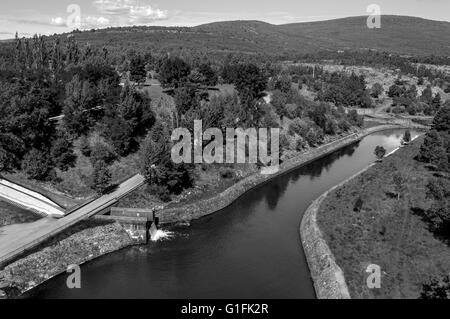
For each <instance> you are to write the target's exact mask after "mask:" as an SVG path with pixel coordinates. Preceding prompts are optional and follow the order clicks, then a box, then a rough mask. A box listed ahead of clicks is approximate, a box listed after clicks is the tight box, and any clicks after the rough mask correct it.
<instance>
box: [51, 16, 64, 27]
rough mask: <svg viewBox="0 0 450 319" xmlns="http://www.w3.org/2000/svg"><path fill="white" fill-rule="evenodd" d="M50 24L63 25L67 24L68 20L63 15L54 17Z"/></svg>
mask: <svg viewBox="0 0 450 319" xmlns="http://www.w3.org/2000/svg"><path fill="white" fill-rule="evenodd" d="M50 24H52V25H56V26H59V27H62V26H66V20H65V19H64V18H61V17H57V18H52V21H51V22H50Z"/></svg>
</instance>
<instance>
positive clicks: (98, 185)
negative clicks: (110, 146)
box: [91, 160, 111, 194]
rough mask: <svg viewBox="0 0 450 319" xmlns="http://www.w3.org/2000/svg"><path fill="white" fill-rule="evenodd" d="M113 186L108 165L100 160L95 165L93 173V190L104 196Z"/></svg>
mask: <svg viewBox="0 0 450 319" xmlns="http://www.w3.org/2000/svg"><path fill="white" fill-rule="evenodd" d="M110 185H111V172H110V171H109V169H108V166H107V164H106V163H105V162H104V161H102V160H99V161H97V162H95V163H94V171H93V172H92V183H91V188H92V189H93V190H95V191H96V192H97V193H98V194H103V193H104V192H105V190H106V189H108V187H109V186H110Z"/></svg>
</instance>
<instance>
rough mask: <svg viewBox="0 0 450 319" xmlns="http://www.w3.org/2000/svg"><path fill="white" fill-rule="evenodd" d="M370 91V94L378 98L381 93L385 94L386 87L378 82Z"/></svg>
mask: <svg viewBox="0 0 450 319" xmlns="http://www.w3.org/2000/svg"><path fill="white" fill-rule="evenodd" d="M370 91H371V92H370V95H371V96H372V97H374V98H376V99H377V98H378V97H379V96H380V95H381V94H383V91H384V89H383V86H382V85H381V84H380V83H378V82H377V83H375V84H374V85H372V89H371V90H370Z"/></svg>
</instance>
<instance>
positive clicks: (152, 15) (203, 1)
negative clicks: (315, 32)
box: [0, 0, 450, 39]
mask: <svg viewBox="0 0 450 319" xmlns="http://www.w3.org/2000/svg"><path fill="white" fill-rule="evenodd" d="M370 4H377V5H378V6H379V7H380V9H381V14H382V15H383V14H396V15H408V16H416V17H422V18H426V19H432V20H441V21H450V0H395V1H394V0H368V1H366V0H309V1H305V0H270V1H267V0H219V1H218V0H14V1H13V0H0V39H8V38H13V37H14V35H15V33H16V32H18V33H19V36H25V37H28V36H32V35H33V34H53V33H62V32H68V31H70V30H73V29H75V28H79V29H92V28H105V27H110V26H130V25H161V26H195V25H199V24H203V23H208V22H214V21H226V20H261V21H266V22H269V23H273V24H283V23H293V22H306V21H318V20H328V19H334V18H343V17H349V16H361V15H368V14H369V13H368V12H367V7H368V6H369V5H370Z"/></svg>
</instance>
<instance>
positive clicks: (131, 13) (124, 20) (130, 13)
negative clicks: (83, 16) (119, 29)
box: [94, 0, 169, 25]
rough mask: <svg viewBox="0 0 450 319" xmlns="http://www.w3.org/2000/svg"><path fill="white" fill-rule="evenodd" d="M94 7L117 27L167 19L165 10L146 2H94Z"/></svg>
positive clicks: (100, 0) (120, 0)
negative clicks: (117, 25)
mask: <svg viewBox="0 0 450 319" xmlns="http://www.w3.org/2000/svg"><path fill="white" fill-rule="evenodd" d="M94 6H95V8H97V10H98V11H99V13H100V14H102V15H104V16H107V17H108V18H110V19H111V20H112V22H113V23H115V24H119V25H124V24H125V25H127V24H128V25H132V24H147V23H152V22H155V21H159V20H166V19H168V18H169V12H168V11H167V10H160V9H158V8H156V7H154V6H152V5H150V4H149V3H148V1H146V0H140V1H138V0H95V1H94Z"/></svg>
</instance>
